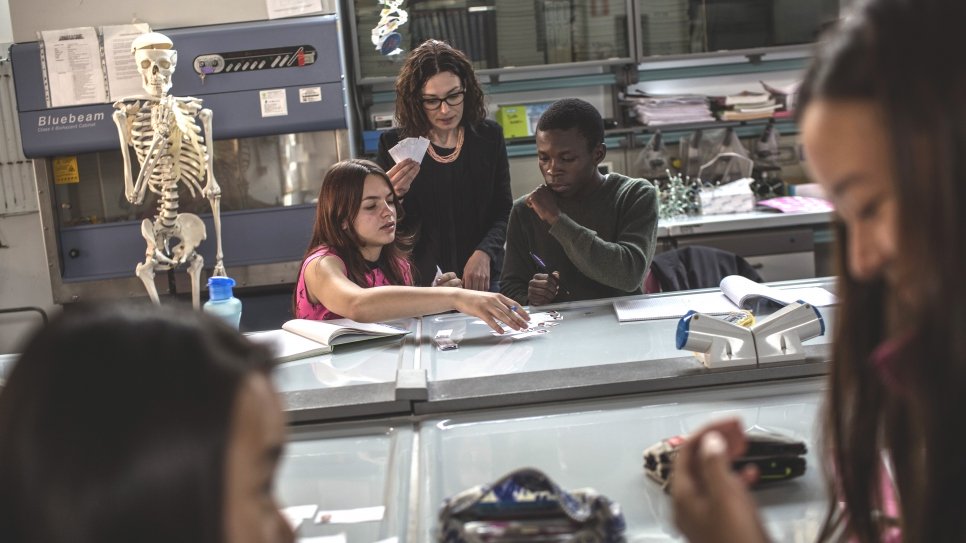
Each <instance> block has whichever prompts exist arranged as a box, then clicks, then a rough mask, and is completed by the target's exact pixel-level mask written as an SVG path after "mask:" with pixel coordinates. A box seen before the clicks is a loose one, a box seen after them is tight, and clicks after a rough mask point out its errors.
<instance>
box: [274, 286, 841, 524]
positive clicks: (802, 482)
mask: <svg viewBox="0 0 966 543" xmlns="http://www.w3.org/2000/svg"><path fill="white" fill-rule="evenodd" d="M775 286H778V287H780V288H791V287H802V286H822V287H825V288H829V289H832V288H833V284H832V282H831V281H830V280H828V279H820V280H812V281H790V282H783V283H778V284H776V285H775ZM689 294H693V292H691V293H689ZM678 295H680V294H662V295H658V296H661V297H666V296H678ZM641 298H642V299H644V298H646V296H642V297H641ZM612 302H613V300H595V301H586V302H572V303H567V304H557V305H554V306H547V307H546V308H539V310H541V311H543V310H548V309H549V310H556V311H558V312H560V314H561V315H562V316H563V319H562V320H561V321H560V322H559V324H558V325H557V326H555V327H553V328H552V329H551V330H550V332H549V333H547V334H545V335H542V336H536V337H530V338H525V339H522V340H514V339H510V338H501V337H496V336H493V335H492V334H491V333H490V332H489V329H488V328H487V327H486V326H485V325H483V324H481V323H479V322H476V319H475V318H473V317H469V316H466V315H462V314H456V313H452V314H444V315H436V316H429V317H424V318H422V319H413V320H411V321H408V325H409V326H411V328H410V329H412V330H413V332H414V333H413V334H411V335H409V336H406V337H405V338H402V339H398V338H397V339H392V340H388V341H384V342H380V343H379V344H368V345H367V344H366V343H365V342H364V343H361V344H356V345H355V346H353V347H351V348H348V349H343V348H337V349H336V351H335V353H333V354H331V355H326V356H325V357H318V358H315V359H307V360H304V361H298V362H290V363H288V364H283V365H281V366H279V367H278V368H277V370H276V372H275V377H276V381H277V382H278V383H279V384H280V388H281V389H282V390H283V393H284V394H285V396H286V400H287V402H288V405H289V407H290V414H295V416H294V417H293V420H295V421H297V422H299V424H297V425H295V426H293V428H292V438H291V446H290V448H289V450H288V452H287V454H286V461H285V462H284V464H283V468H282V472H281V477H280V483H279V493H280V497H281V500H282V501H283V503H284V504H286V505H304V504H318V505H319V507H320V508H321V509H323V510H329V509H338V510H343V509H355V508H364V507H375V506H384V507H385V514H384V517H383V518H382V519H381V520H374V521H370V522H365V523H357V524H331V523H330V524H315V523H312V522H306V523H303V526H302V528H301V531H300V537H317V536H337V535H338V534H344V535H345V537H346V540H347V541H349V542H360V543H372V542H376V541H380V542H381V541H383V540H386V539H389V538H392V537H396V538H397V539H396V541H398V542H417V541H418V542H423V541H430V540H431V537H432V533H433V529H434V527H435V522H436V516H437V514H438V508H439V506H440V504H441V502H442V500H443V498H445V497H447V496H450V495H452V494H454V493H456V492H458V491H460V490H464V489H466V488H469V487H471V486H474V485H477V484H481V483H488V482H492V481H494V480H495V479H497V478H498V477H500V476H502V475H504V474H506V473H507V472H509V471H511V470H513V469H517V468H521V467H534V468H538V469H540V470H542V471H544V472H545V473H547V474H548V475H550V476H551V477H552V478H553V479H554V480H555V481H556V482H558V483H559V484H561V485H562V487H563V488H580V487H587V486H589V487H593V488H596V489H597V490H599V491H600V492H602V493H604V494H605V495H607V496H609V497H611V498H612V499H614V500H616V501H617V502H619V503H620V504H621V506H622V508H623V511H624V515H625V518H626V521H627V531H626V536H627V540H628V541H629V542H632V541H655V542H656V541H677V540H679V539H680V536H679V534H677V532H676V531H675V529H674V528H673V526H672V524H671V515H670V510H669V502H668V498H667V496H666V495H665V494H664V493H663V491H662V490H661V489H660V488H659V487H658V485H656V484H655V483H654V482H653V481H651V480H650V479H648V478H647V477H646V476H645V475H644V471H643V468H642V452H643V450H644V448H646V447H648V446H650V445H652V444H654V443H657V442H658V441H659V440H661V439H663V438H666V437H669V436H672V435H678V434H683V433H688V432H690V431H693V430H695V429H696V428H698V427H699V426H700V425H702V424H704V423H706V422H708V421H710V420H714V419H718V418H722V417H730V416H738V417H740V418H741V419H742V420H743V421H744V423H745V424H746V425H747V426H749V427H750V426H752V425H758V426H760V427H763V428H766V429H771V430H777V431H780V432H782V433H784V434H787V435H790V436H792V437H795V438H798V439H801V440H803V441H804V442H805V443H806V444H807V445H808V447H809V453H808V455H807V463H808V470H807V472H806V474H805V476H803V477H801V478H798V479H794V480H791V481H786V482H781V483H776V484H774V485H772V486H766V487H764V488H761V489H759V490H756V491H755V497H756V499H757V500H758V502H759V504H760V505H761V506H762V514H763V518H764V520H765V522H766V525H767V528H768V530H769V532H770V533H771V534H772V536H773V537H774V538H775V540H779V541H807V540H813V539H814V537H815V534H816V533H817V530H818V529H819V527H820V525H821V522H822V518H823V514H824V512H825V507H826V503H827V502H826V494H825V489H824V486H823V482H822V477H821V470H820V466H819V464H818V462H817V456H816V454H815V451H816V448H817V446H818V442H817V441H816V440H815V431H816V420H817V416H818V413H819V408H820V404H821V398H822V391H823V388H824V386H825V385H824V383H825V380H824V374H825V373H826V371H827V367H828V354H829V341H830V331H831V329H833V328H834V319H835V311H834V307H824V308H821V313H822V316H823V318H824V319H825V324H826V329H827V330H828V331H829V332H827V335H826V336H821V337H818V338H814V339H812V340H809V341H808V342H806V353H807V355H808V356H807V358H806V360H804V361H799V362H795V363H789V364H785V365H778V366H775V367H759V366H757V365H756V364H750V365H748V366H747V367H741V368H736V369H727V370H722V369H713V368H712V369H708V368H706V367H704V366H703V365H701V364H700V363H698V362H697V360H696V359H695V358H694V357H693V356H692V355H691V353H687V352H682V351H679V350H677V349H676V348H675V346H674V333H675V330H676V324H677V319H664V320H654V321H643V322H633V323H623V324H621V323H618V321H617V317H616V314H615V313H614V310H613V305H612ZM397 324H401V325H407V321H402V322H397ZM439 330H451V337H452V338H454V339H456V340H457V342H458V343H459V349H458V350H456V351H439V350H437V349H436V348H435V347H434V345H433V342H432V339H433V337H434V336H435V334H436V333H437V332H438V331H439ZM317 365H323V366H326V368H325V369H323V368H320V367H315V368H314V369H313V366H317ZM333 370H337V373H336V374H333ZM401 370H402V371H408V372H422V373H424V374H425V382H426V391H425V394H423V395H417V396H415V398H416V399H410V400H409V401H408V412H406V410H407V408H406V407H405V405H406V402H405V401H403V400H401V399H400V398H399V397H398V395H396V396H393V395H392V394H391V392H390V390H391V387H392V386H393V385H394V383H395V382H396V381H395V380H394V371H395V372H396V373H397V375H398V372H399V371H401ZM313 387H314V388H313ZM374 387H376V388H374ZM378 387H382V388H378ZM377 390H378V393H379V394H382V397H381V398H382V400H380V399H379V398H377V396H378V394H375V392H376V391H377ZM307 392H310V393H313V394H315V396H312V397H311V398H315V399H316V400H321V399H324V400H325V402H324V403H325V405H324V406H322V407H321V408H318V409H317V408H314V407H313V406H312V405H311V402H310V401H309V399H310V397H309V396H301V397H298V396H293V395H295V394H300V393H302V394H304V393H307ZM410 392H411V391H410ZM408 397H410V398H414V396H412V395H410V396H408ZM373 398H376V399H375V402H376V403H375V404H374V405H368V407H366V405H367V404H366V401H368V400H369V399H373ZM293 399H297V400H298V401H297V402H293ZM348 399H353V400H352V402H351V403H349V404H347V405H341V404H340V402H345V401H347V400H348ZM388 399H392V401H389V402H388V403H387V401H385V400H388ZM380 402H381V403H380ZM389 404H391V405H392V406H393V409H392V410H385V409H383V408H384V407H386V406H387V405H389ZM366 410H368V412H369V414H366V415H363V418H359V417H360V415H359V413H360V412H361V411H366ZM381 411H382V412H384V413H383V414H379V413H380V412H381ZM333 419H341V420H333Z"/></svg>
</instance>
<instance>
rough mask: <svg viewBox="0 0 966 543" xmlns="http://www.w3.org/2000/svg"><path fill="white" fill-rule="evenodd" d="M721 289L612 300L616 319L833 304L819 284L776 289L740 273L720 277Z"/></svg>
mask: <svg viewBox="0 0 966 543" xmlns="http://www.w3.org/2000/svg"><path fill="white" fill-rule="evenodd" d="M720 287H721V291H716V292H700V293H695V294H683V293H682V294H680V295H677V296H660V297H655V298H644V299H636V300H620V301H616V302H614V311H616V312H617V319H618V320H619V321H620V322H633V321H646V320H657V319H676V318H679V317H683V316H684V315H686V314H687V312H688V311H691V310H694V311H697V312H699V313H704V314H705V315H725V314H727V313H730V312H732V311H737V310H738V309H750V310H751V311H752V312H754V313H755V314H759V313H761V312H763V309H764V308H766V307H767V306H771V307H769V309H777V308H780V307H782V306H785V305H788V304H790V303H792V302H796V301H798V300H802V301H804V302H807V303H810V304H812V305H814V306H819V307H822V306H828V305H835V303H836V299H835V295H834V294H832V293H831V292H829V291H827V290H825V289H824V288H821V287H800V288H789V289H779V288H775V287H772V286H768V285H765V284H762V283H756V282H754V281H752V280H750V279H747V278H745V277H742V276H740V275H729V276H728V277H725V278H724V279H722V280H721V283H720Z"/></svg>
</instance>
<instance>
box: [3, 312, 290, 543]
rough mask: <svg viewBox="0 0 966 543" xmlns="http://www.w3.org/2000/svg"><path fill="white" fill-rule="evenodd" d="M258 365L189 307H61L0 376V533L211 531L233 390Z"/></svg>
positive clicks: (12, 536)
mask: <svg viewBox="0 0 966 543" xmlns="http://www.w3.org/2000/svg"><path fill="white" fill-rule="evenodd" d="M270 368H271V357H270V355H269V353H268V352H267V351H265V350H264V349H263V348H262V347H258V346H256V345H253V344H252V343H250V342H249V341H247V340H246V339H245V338H244V337H242V336H241V335H239V334H238V333H237V332H236V331H234V330H231V329H229V328H228V327H227V326H225V325H224V324H222V323H221V322H217V321H215V320H212V319H211V317H208V316H206V315H203V314H200V313H197V312H191V311H187V310H185V311H176V310H172V309H170V308H166V307H157V306H131V305H106V306H87V307H85V306H81V307H75V308H70V310H68V311H65V312H64V313H63V314H62V315H60V316H59V317H57V318H56V319H54V320H53V321H52V322H51V323H50V325H49V326H47V327H45V328H43V329H42V330H41V331H40V332H39V333H38V334H37V335H35V336H34V337H33V338H32V339H31V340H30V341H29V342H28V344H27V346H26V349H25V350H24V352H23V354H22V355H21V357H20V359H19V360H18V361H17V363H16V364H15V366H14V368H13V370H12V372H11V374H10V378H9V379H8V380H7V385H6V387H5V388H3V389H0V541H9V542H17V543H35V542H36V543H40V542H42V543H127V542H130V541H138V542H142V543H170V542H172V541H178V542H179V543H182V542H183V543H210V542H220V541H224V539H225V535H224V522H225V521H224V517H225V515H224V512H223V504H224V501H225V500H224V490H225V471H226V460H225V458H226V454H227V447H228V442H229V438H230V435H229V434H230V428H231V421H232V415H233V412H234V404H235V401H236V398H237V396H238V392H239V389H240V388H241V386H242V384H243V382H244V381H245V379H246V378H248V377H249V376H252V375H259V374H260V375H265V376H267V375H268V373H269V371H270Z"/></svg>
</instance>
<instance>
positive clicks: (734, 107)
mask: <svg viewBox="0 0 966 543" xmlns="http://www.w3.org/2000/svg"><path fill="white" fill-rule="evenodd" d="M716 103H717V104H718V105H719V106H720V110H719V118H720V119H721V120H722V121H749V120H753V119H768V118H771V117H772V116H773V115H774V113H775V110H776V109H778V108H780V107H781V104H778V103H776V102H775V100H774V99H772V97H771V95H770V94H769V93H766V92H747V91H745V92H742V93H739V94H732V95H730V96H725V97H723V98H718V99H717V100H716Z"/></svg>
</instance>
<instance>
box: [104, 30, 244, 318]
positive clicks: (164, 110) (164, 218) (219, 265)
mask: <svg viewBox="0 0 966 543" xmlns="http://www.w3.org/2000/svg"><path fill="white" fill-rule="evenodd" d="M172 46H173V43H172V42H171V40H170V39H169V38H168V37H167V36H165V35H163V34H158V33H156V32H150V33H147V34H142V35H141V36H138V37H137V38H136V39H135V40H134V42H132V44H131V49H132V52H133V53H134V59H135V61H136V62H137V65H138V72H139V73H140V74H141V77H142V81H141V84H142V86H143V87H144V90H145V91H147V93H148V95H147V96H141V97H137V98H126V99H123V100H120V101H118V102H115V103H114V107H115V108H116V109H117V110H118V111H115V112H114V123H115V124H116V125H117V131H118V135H119V136H120V139H121V153H122V154H123V156H124V196H125V197H126V198H127V200H128V201H129V202H131V203H132V204H134V205H141V204H142V203H143V202H144V195H145V193H146V191H148V190H150V191H151V192H153V193H155V194H157V195H158V212H157V215H155V217H154V221H153V222H152V221H151V220H150V219H144V222H142V223H141V235H142V236H144V240H145V241H146V242H147V250H146V251H145V260H144V262H142V263H140V264H138V265H137V268H136V271H135V273H136V275H137V276H138V278H140V279H141V282H143V283H144V288H145V289H146V290H147V291H148V295H149V296H150V297H151V300H152V301H153V302H154V303H156V304H157V303H160V301H159V299H158V291H157V288H156V287H155V284H154V276H155V271H156V270H162V271H164V270H171V269H175V268H177V267H178V266H180V265H182V264H186V263H187V265H188V275H189V276H190V277H191V301H192V303H193V304H194V307H195V308H196V309H197V308H198V307H199V306H200V288H201V286H200V279H201V268H202V266H203V265H204V259H203V258H202V256H201V255H200V254H198V252H197V248H198V245H199V244H200V243H201V242H202V241H203V240H204V239H205V237H206V231H205V224H204V223H203V222H202V221H201V219H200V218H198V216H197V215H194V214H193V213H179V212H178V183H179V182H181V183H184V184H185V186H187V187H188V190H189V191H190V192H191V195H192V196H194V195H195V190H196V189H197V191H198V192H199V193H201V195H203V196H204V197H205V198H207V199H208V201H209V202H210V203H211V212H212V215H213V217H214V224H215V238H216V242H217V249H216V253H215V260H216V261H215V269H214V275H225V266H224V263H223V262H222V258H223V257H222V252H221V216H220V213H219V210H220V207H221V188H220V187H219V186H218V183H217V182H216V181H215V176H214V173H213V172H212V164H213V159H212V156H211V153H209V152H208V149H207V147H206V145H205V143H206V142H210V141H211V110H209V109H204V108H202V107H201V100H200V99H198V98H191V97H184V98H181V97H176V96H169V95H168V90H169V89H171V74H172V73H173V72H174V68H175V64H176V63H177V60H178V52H177V51H175V50H174V49H173V48H172ZM198 121H200V122H201V126H199V125H198ZM202 131H203V133H202ZM129 147H133V148H134V152H135V154H136V156H137V159H138V164H140V166H141V170H140V172H139V173H138V175H137V179H136V180H135V179H133V176H132V173H131V160H130V150H129ZM202 182H204V188H202V187H201V184H202ZM175 240H178V241H179V243H178V244H177V245H175V246H174V247H171V244H172V242H173V241H175Z"/></svg>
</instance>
